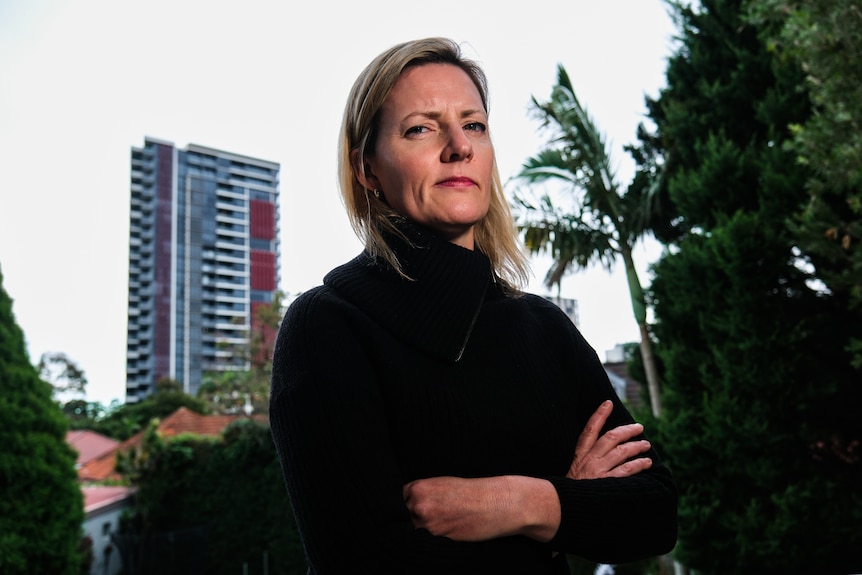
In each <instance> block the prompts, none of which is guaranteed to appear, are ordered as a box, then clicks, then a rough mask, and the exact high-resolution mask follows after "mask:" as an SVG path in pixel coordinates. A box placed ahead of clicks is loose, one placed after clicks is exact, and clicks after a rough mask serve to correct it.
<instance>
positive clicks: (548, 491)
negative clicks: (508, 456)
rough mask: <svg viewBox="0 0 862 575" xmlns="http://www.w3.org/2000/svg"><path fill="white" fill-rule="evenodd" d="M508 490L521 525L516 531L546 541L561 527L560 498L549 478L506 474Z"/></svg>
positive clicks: (517, 521) (517, 519)
mask: <svg viewBox="0 0 862 575" xmlns="http://www.w3.org/2000/svg"><path fill="white" fill-rule="evenodd" d="M503 480H504V481H505V482H506V486H507V489H506V492H508V493H509V497H508V499H509V503H510V506H511V509H512V510H513V513H514V515H515V516H516V523H517V525H518V528H517V530H516V533H517V534H518V535H524V536H525V537H529V538H530V539H535V540H536V541H540V542H542V543H547V542H548V541H550V540H551V539H553V537H554V535H556V534H557V529H559V527H560V519H561V510H560V499H559V496H558V495H557V490H556V489H555V488H554V486H553V484H551V482H550V481H548V480H546V479H539V478H537V477H527V476H523V475H507V476H504V477H503Z"/></svg>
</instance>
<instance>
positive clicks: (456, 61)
mask: <svg viewBox="0 0 862 575" xmlns="http://www.w3.org/2000/svg"><path fill="white" fill-rule="evenodd" d="M432 63H434V64H451V65H453V66H457V67H459V68H461V69H462V70H464V72H466V73H467V75H468V76H469V77H470V79H471V80H472V81H473V84H475V86H476V89H477V90H478V91H479V96H480V97H481V98H482V105H483V106H484V108H485V113H486V114H487V113H488V85H487V79H486V77H485V73H484V72H483V71H482V69H481V68H480V67H479V65H478V64H477V63H475V62H474V61H472V60H469V59H467V58H464V57H463V56H462V54H461V47H460V46H459V45H458V44H457V43H455V42H454V41H452V40H449V39H447V38H425V39H422V40H413V41H410V42H404V43H402V44H398V45H396V46H393V47H392V48H390V49H388V50H386V51H385V52H383V53H382V54H380V55H379V56H377V57H376V58H375V59H374V60H372V61H371V63H370V64H368V66H367V67H366V68H365V70H363V71H362V73H361V74H360V75H359V77H358V78H357V79H356V82H355V83H354V84H353V88H352V89H351V90H350V95H349V96H348V99H347V106H346V107H345V109H344V119H343V122H342V125H341V136H340V142H339V156H338V179H339V185H340V188H341V195H342V200H343V202H344V207H345V208H346V210H347V215H348V217H349V218H350V225H351V226H353V230H354V231H355V232H356V235H357V236H359V239H360V240H362V241H363V242H364V243H365V249H366V250H367V251H368V252H369V253H370V254H371V255H372V256H374V257H380V258H383V259H384V260H386V261H387V262H389V264H390V265H391V266H392V267H393V268H394V269H395V270H396V271H398V273H399V274H401V275H402V276H404V277H407V276H406V275H405V274H404V271H403V269H402V267H401V264H400V262H399V261H398V258H397V257H396V256H395V253H394V252H393V250H392V248H390V247H389V245H388V244H387V243H386V241H385V239H384V232H389V233H394V234H396V235H399V236H401V237H403V234H402V233H401V232H400V231H399V230H398V229H397V228H396V226H395V225H394V223H393V219H398V218H399V217H401V216H400V215H399V214H398V213H397V212H395V210H393V209H392V208H390V207H389V206H388V205H387V204H386V202H385V201H383V200H382V199H380V198H377V197H375V196H374V195H373V194H369V193H368V190H367V189H366V188H365V187H364V186H363V185H362V184H361V183H360V182H359V180H358V179H357V177H356V174H355V173H354V170H353V164H352V163H351V153H352V152H353V151H354V150H358V152H359V160H358V161H357V166H358V169H364V166H365V157H366V156H368V155H370V153H372V152H373V150H374V145H375V140H376V136H377V129H378V123H379V112H380V108H381V107H382V106H383V103H384V101H385V100H386V98H387V96H388V95H389V92H390V91H391V90H392V87H393V86H394V85H395V83H396V82H397V81H398V79H399V78H400V77H401V74H403V73H404V71H405V70H407V69H408V68H413V67H416V66H422V65H424V64H432ZM492 174H493V175H492V181H491V190H490V192H491V193H490V205H489V208H488V213H487V214H486V215H485V217H484V218H482V220H480V221H479V222H477V223H476V225H475V227H474V231H473V233H474V242H475V245H476V249H478V250H479V251H481V252H482V253H484V254H485V255H486V256H488V259H490V261H491V267H492V269H493V270H494V274H495V276H496V277H497V278H498V280H500V281H502V282H503V284H504V285H505V287H507V288H509V290H511V291H512V292H517V291H518V289H519V288H520V287H522V286H524V285H526V283H527V280H528V275H529V266H528V264H527V258H526V256H525V255H524V252H523V250H522V248H521V243H520V241H519V239H518V231H517V228H516V227H515V223H514V220H513V219H512V214H511V212H510V210H509V204H508V203H507V202H506V198H505V196H504V194H503V182H502V180H501V178H500V173H499V170H498V168H497V163H496V159H495V161H494V165H493V169H492Z"/></svg>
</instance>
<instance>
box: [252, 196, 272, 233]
mask: <svg viewBox="0 0 862 575" xmlns="http://www.w3.org/2000/svg"><path fill="white" fill-rule="evenodd" d="M250 219H251V237H253V238H255V239H259V240H273V239H275V204H273V203H271V202H265V201H263V200H251V218H250Z"/></svg>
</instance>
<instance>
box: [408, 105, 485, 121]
mask: <svg viewBox="0 0 862 575" xmlns="http://www.w3.org/2000/svg"><path fill="white" fill-rule="evenodd" d="M442 115H443V113H442V112H433V111H432V112H411V113H409V114H407V115H406V116H404V118H402V119H401V121H402V122H407V121H409V120H410V119H411V118H414V117H416V116H419V117H421V118H427V119H429V120H438V119H440V117H441V116H442ZM475 115H481V116H485V115H486V114H485V110H483V109H481V108H471V109H469V110H464V111H463V112H461V113H460V114H459V115H458V117H459V118H469V117H470V116H475Z"/></svg>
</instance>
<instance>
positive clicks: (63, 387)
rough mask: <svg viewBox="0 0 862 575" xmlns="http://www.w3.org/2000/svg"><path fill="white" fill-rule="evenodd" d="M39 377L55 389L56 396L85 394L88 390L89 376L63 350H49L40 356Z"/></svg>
mask: <svg viewBox="0 0 862 575" xmlns="http://www.w3.org/2000/svg"><path fill="white" fill-rule="evenodd" d="M37 369H38V370H39V377H41V378H42V380H43V381H46V382H48V383H49V384H50V385H51V387H52V388H53V390H54V397H55V398H60V397H64V396H67V395H71V396H76V395H80V396H83V395H84V394H85V393H86V392H87V376H86V375H85V374H84V370H82V369H81V368H80V367H78V364H77V363H76V362H75V361H74V360H73V359H71V358H70V357H69V356H67V355H66V354H65V353H63V352H59V351H49V352H46V353H43V354H42V356H41V357H40V358H39V365H38V366H37Z"/></svg>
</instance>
